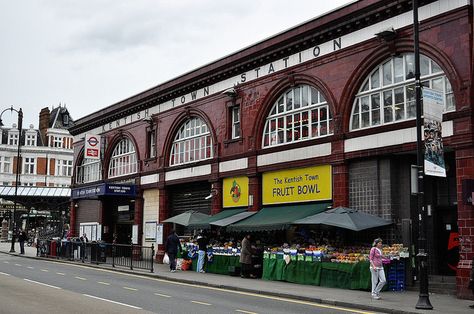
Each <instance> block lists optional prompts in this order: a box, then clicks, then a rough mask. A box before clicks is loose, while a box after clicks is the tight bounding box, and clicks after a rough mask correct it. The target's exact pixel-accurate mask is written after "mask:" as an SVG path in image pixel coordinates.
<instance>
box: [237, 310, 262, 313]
mask: <svg viewBox="0 0 474 314" xmlns="http://www.w3.org/2000/svg"><path fill="white" fill-rule="evenodd" d="M235 311H236V312H240V313H247V314H258V313H256V312H249V311H244V310H235Z"/></svg>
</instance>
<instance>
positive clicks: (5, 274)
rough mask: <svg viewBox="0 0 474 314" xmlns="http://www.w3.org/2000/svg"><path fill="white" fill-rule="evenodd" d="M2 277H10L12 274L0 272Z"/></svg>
mask: <svg viewBox="0 0 474 314" xmlns="http://www.w3.org/2000/svg"><path fill="white" fill-rule="evenodd" d="M0 275H3V276H10V274H7V273H2V272H0Z"/></svg>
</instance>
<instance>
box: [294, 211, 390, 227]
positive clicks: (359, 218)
mask: <svg viewBox="0 0 474 314" xmlns="http://www.w3.org/2000/svg"><path fill="white" fill-rule="evenodd" d="M293 223H294V224H297V225H327V226H334V227H339V228H344V229H349V230H353V231H360V230H365V229H370V228H376V227H382V226H387V225H390V224H392V222H390V221H388V220H385V219H382V218H380V217H378V216H374V215H370V214H367V213H364V212H361V211H359V210H357V209H351V208H346V207H336V208H333V209H329V210H327V211H325V212H322V213H319V214H316V215H312V216H308V217H306V218H302V219H299V220H296V221H294V222H293Z"/></svg>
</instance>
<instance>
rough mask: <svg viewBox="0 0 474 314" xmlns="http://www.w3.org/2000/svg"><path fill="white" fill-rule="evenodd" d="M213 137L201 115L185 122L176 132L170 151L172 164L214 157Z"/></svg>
mask: <svg viewBox="0 0 474 314" xmlns="http://www.w3.org/2000/svg"><path fill="white" fill-rule="evenodd" d="M213 154H214V153H213V148H212V137H211V132H210V131H209V127H208V126H207V124H206V123H205V122H204V121H203V120H202V119H201V118H199V117H192V118H190V119H188V120H187V121H186V122H184V123H183V124H182V125H181V127H180V128H179V129H178V132H176V135H175V137H174V140H173V144H172V146H171V152H170V162H169V164H170V166H177V165H183V164H189V163H194V162H197V161H201V160H207V159H211V158H212V157H213Z"/></svg>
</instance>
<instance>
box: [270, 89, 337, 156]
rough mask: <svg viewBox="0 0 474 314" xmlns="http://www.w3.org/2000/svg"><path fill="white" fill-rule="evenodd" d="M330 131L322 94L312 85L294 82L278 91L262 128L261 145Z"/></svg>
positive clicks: (329, 132)
mask: <svg viewBox="0 0 474 314" xmlns="http://www.w3.org/2000/svg"><path fill="white" fill-rule="evenodd" d="M295 100H297V101H295ZM333 134H334V131H333V119H332V114H331V111H330V108H329V105H328V103H327V101H326V98H325V97H324V95H323V94H322V93H321V92H320V91H319V90H318V89H317V88H314V87H313V86H310V85H304V84H303V85H297V86H294V87H293V88H290V89H288V90H286V91H285V92H284V93H282V95H281V96H280V97H279V98H278V99H277V101H276V102H275V104H274V105H273V107H272V109H271V110H270V114H269V115H268V116H267V119H266V122H265V127H264V129H263V136H262V147H263V148H269V147H274V146H280V145H286V144H290V143H296V142H301V141H306V140H310V139H314V138H320V137H326V136H330V135H333Z"/></svg>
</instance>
